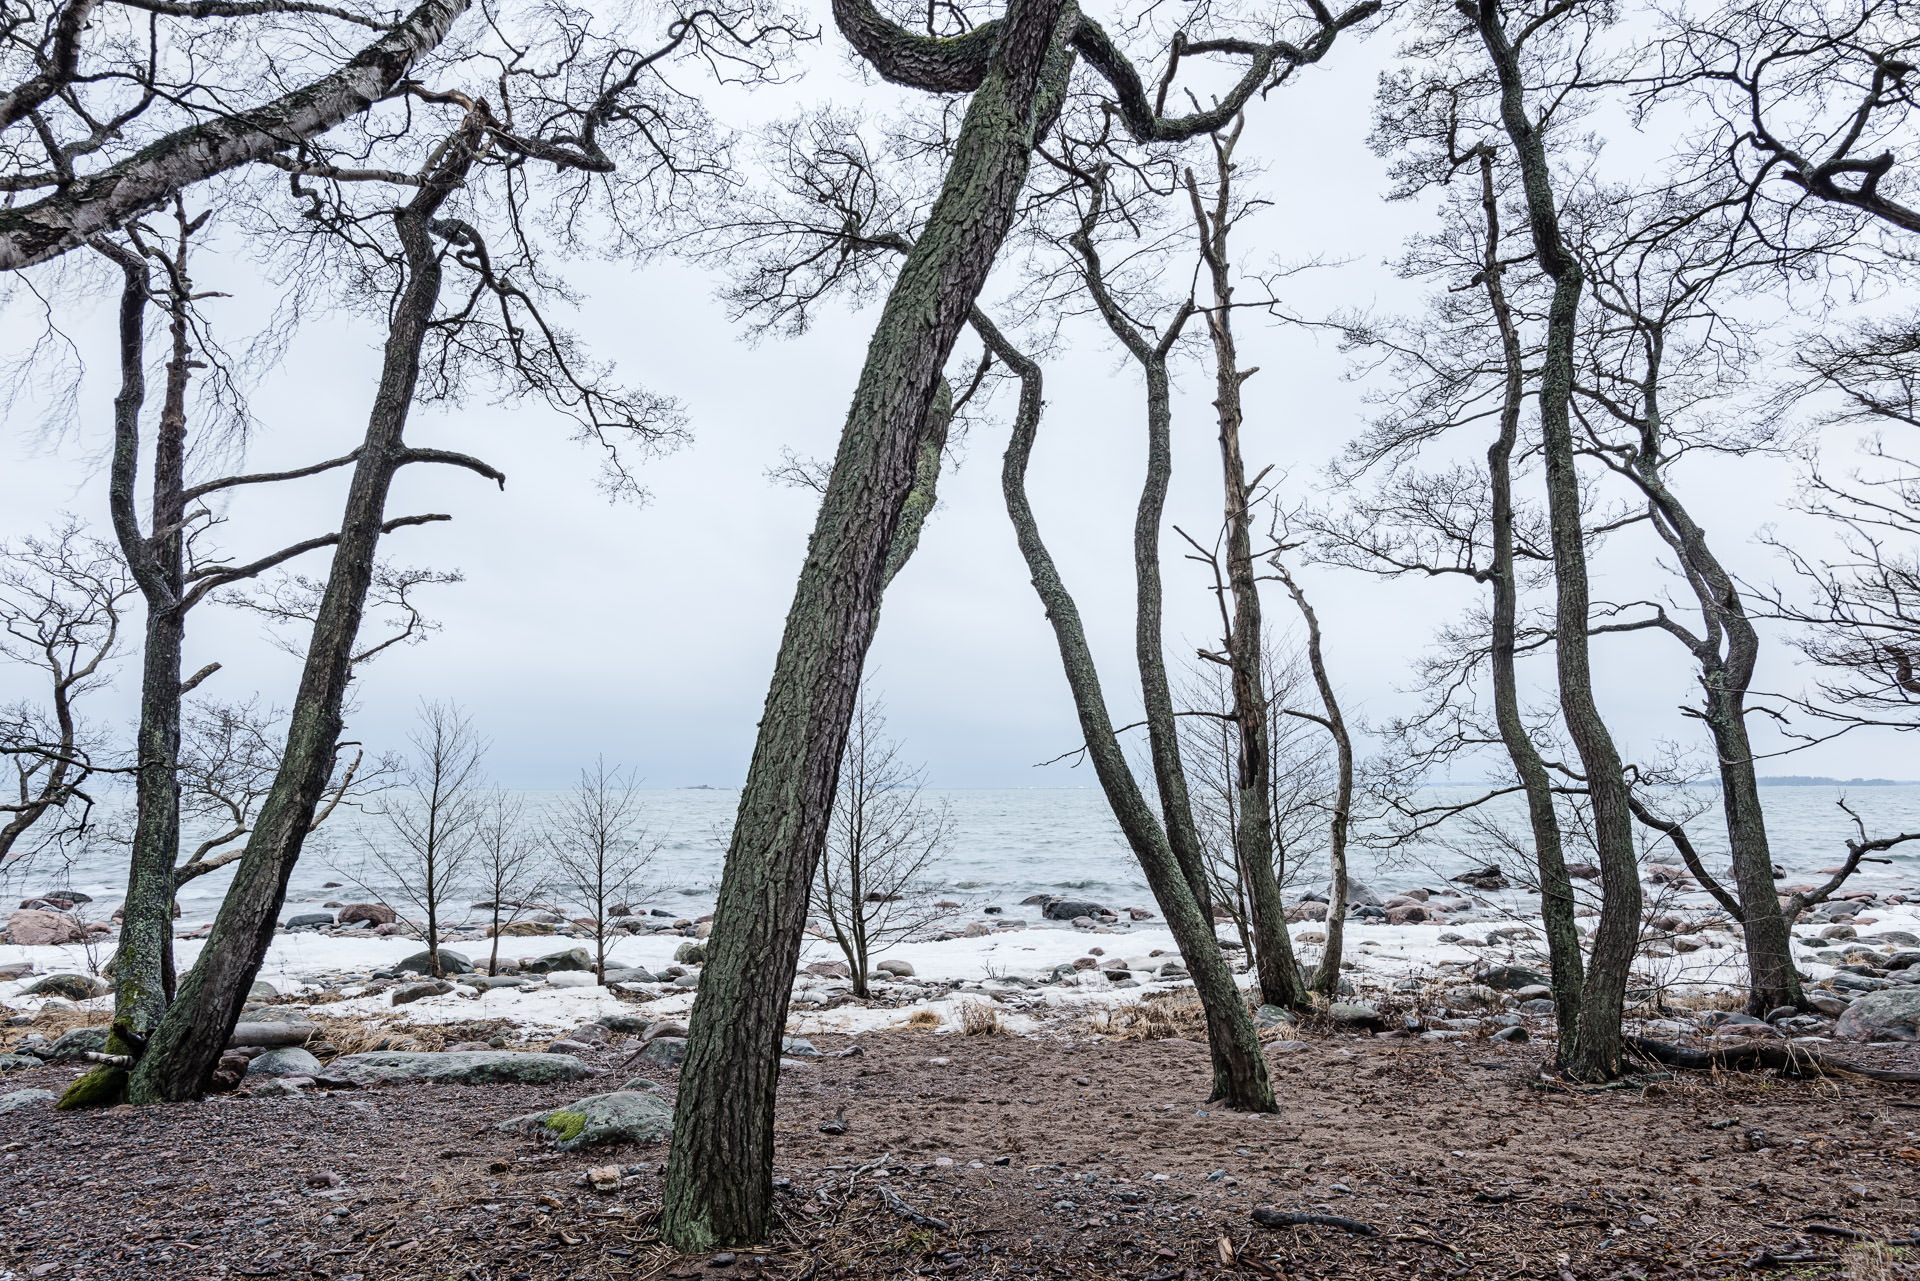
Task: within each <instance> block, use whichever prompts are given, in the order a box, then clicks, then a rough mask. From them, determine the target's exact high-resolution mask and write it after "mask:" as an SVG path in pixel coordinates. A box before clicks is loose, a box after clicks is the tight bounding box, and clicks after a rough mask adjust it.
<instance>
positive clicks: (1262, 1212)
mask: <svg viewBox="0 0 1920 1281" xmlns="http://www.w3.org/2000/svg"><path fill="white" fill-rule="evenodd" d="M1253 1221H1254V1222H1255V1223H1258V1224H1259V1225H1260V1226H1261V1227H1263V1228H1304V1227H1316V1228H1339V1229H1340V1230H1341V1231H1343V1232H1351V1233H1353V1234H1354V1235H1355V1236H1360V1237H1376V1236H1379V1235H1380V1230H1379V1229H1378V1228H1376V1227H1374V1226H1373V1225H1372V1224H1371V1223H1362V1222H1360V1220H1358V1219H1343V1218H1341V1217H1340V1216H1339V1215H1337V1214H1286V1213H1283V1212H1282V1211H1279V1210H1267V1209H1259V1210H1255V1211H1254V1212H1253Z"/></svg>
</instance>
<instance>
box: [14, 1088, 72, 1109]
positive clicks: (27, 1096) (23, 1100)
mask: <svg viewBox="0 0 1920 1281" xmlns="http://www.w3.org/2000/svg"><path fill="white" fill-rule="evenodd" d="M59 1097H60V1096H59V1095H57V1094H55V1093H54V1092H53V1091H52V1090H15V1091H13V1093H11V1094H0V1112H11V1111H13V1110H14V1109H15V1108H28V1107H37V1106H38V1105H40V1104H42V1103H51V1102H53V1101H54V1100H55V1099H57V1098H59Z"/></svg>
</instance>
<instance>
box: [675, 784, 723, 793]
mask: <svg viewBox="0 0 1920 1281" xmlns="http://www.w3.org/2000/svg"><path fill="white" fill-rule="evenodd" d="M680 790H681V791H683V792H724V791H726V790H727V789H726V788H724V787H715V786H714V785H713V784H712V783H693V784H690V785H688V786H686V787H683V788H681V789H680Z"/></svg>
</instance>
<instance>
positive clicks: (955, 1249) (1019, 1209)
mask: <svg viewBox="0 0 1920 1281" xmlns="http://www.w3.org/2000/svg"><path fill="white" fill-rule="evenodd" d="M817 1040H818V1044H819V1048H820V1049H821V1050H822V1051H823V1052H824V1054H825V1056H826V1057H824V1058H821V1059H819V1060H814V1061H811V1062H809V1063H808V1064H807V1065H805V1066H797V1067H793V1068H791V1069H789V1070H788V1071H787V1073H786V1075H785V1077H784V1078H783V1082H782V1088H781V1094H780V1103H779V1112H778V1118H777V1136H776V1167H777V1168H776V1173H777V1175H778V1177H779V1178H780V1179H781V1180H783V1181H784V1182H783V1183H782V1184H781V1188H782V1190H781V1191H780V1193H779V1194H778V1198H777V1203H778V1209H779V1226H778V1228H777V1230H776V1232H775V1234H774V1236H773V1238H772V1240H771V1241H770V1242H768V1243H767V1244H766V1245H765V1246H764V1247H763V1248H761V1249H759V1250H757V1251H756V1250H743V1251H739V1252H737V1253H736V1254H735V1255H734V1256H733V1257H732V1258H731V1259H726V1258H722V1257H720V1256H713V1257H707V1256H702V1257H699V1258H686V1257H682V1256H677V1255H673V1254H671V1253H669V1252H667V1251H665V1250H664V1248H663V1247H661V1246H660V1245H659V1243H658V1241H657V1239H656V1238H655V1236H654V1234H653V1230H652V1224H653V1215H654V1213H655V1210H656V1208H657V1205H658V1192H659V1175H660V1170H661V1163H662V1161H663V1158H664V1155H665V1153H664V1150H663V1149H662V1148H661V1147H658V1146H654V1147H627V1148H623V1149H614V1150H606V1149H602V1150H599V1151H592V1152H580V1153H575V1154H569V1155H558V1154H555V1153H553V1152H551V1151H549V1150H548V1149H546V1148H545V1147H544V1146H543V1145H542V1144H541V1143H540V1142H539V1141H538V1140H536V1139H533V1138H529V1137H525V1136H521V1135H517V1134H503V1133H501V1132H499V1131H497V1130H496V1129H494V1128H493V1127H494V1123H495V1122H497V1121H499V1120H501V1119H504V1118H506V1117H508V1116H512V1115H515V1114H518V1113H522V1112H526V1111H530V1110H534V1109H536V1108H539V1107H543V1106H552V1105H554V1104H556V1103H561V1102H566V1101H570V1100H571V1099H573V1098H577V1097H579V1096H581V1095H583V1094H587V1093H594V1092H598V1091H600V1090H604V1089H608V1088H611V1087H612V1085H613V1084H614V1083H615V1082H617V1081H619V1080H624V1079H625V1078H626V1076H627V1075H629V1074H630V1073H629V1071H628V1070H626V1069H623V1068H622V1067H621V1066H620V1064H621V1062H622V1060H624V1059H625V1058H626V1057H627V1056H628V1055H629V1054H630V1053H631V1052H632V1049H633V1045H632V1042H631V1040H630V1039H629V1038H615V1040H614V1042H613V1043H611V1044H609V1045H608V1046H606V1047H603V1048H600V1049H597V1050H595V1051H594V1052H593V1054H592V1056H591V1059H590V1061H591V1062H593V1063H594V1064H595V1065H596V1066H597V1067H598V1068H600V1069H602V1070H603V1072H604V1073H605V1074H606V1077H607V1078H610V1079H602V1080H597V1081H589V1082H583V1083H581V1084H579V1085H575V1086H571V1087H555V1088H536V1087H526V1086H485V1087H439V1088H435V1087H426V1086H403V1087H389V1088H382V1089H378V1090H367V1091H340V1092H336V1093H332V1094H319V1095H315V1096H310V1097H307V1098H301V1099H262V1098H251V1097H247V1096H246V1095H232V1096H224V1097H215V1098H211V1099H208V1100H206V1101H204V1102H201V1103H196V1104H189V1105H183V1106H179V1107H169V1108H154V1109H144V1110H138V1111H136V1110H134V1109H131V1108H122V1109H115V1110H113V1111H110V1112H107V1113H96V1114H90V1115H73V1114H61V1113H55V1112H52V1111H50V1110H47V1109H45V1108H39V1109H34V1110H31V1111H29V1110H20V1111H15V1112H12V1113H9V1114H5V1115H4V1116H0V1140H4V1141H3V1142H0V1214H3V1215H4V1216H5V1217H4V1220H0V1221H4V1222H5V1225H6V1226H5V1230H4V1231H3V1232H0V1281H26V1279H28V1278H33V1279H35V1281H38V1279H40V1278H46V1279H48V1281H94V1279H105V1278H122V1277H125V1278H142V1279H147V1278H167V1279H169V1281H172V1279H175V1278H178V1279H179V1281H190V1279H193V1278H202V1277H206V1278H216V1277H217V1278H229V1277H241V1276H248V1277H267V1276H275V1277H315V1278H335V1279H345V1278H351V1277H358V1278H360V1279H361V1281H388V1279H391V1281H402V1279H405V1281H426V1279H427V1278H436V1279H437V1278H460V1279H462V1281H562V1279H571V1281H582V1279H585V1278H603V1277H604V1278H615V1277H618V1278H626V1277H651V1276H662V1275H672V1276H687V1277H691V1276H704V1277H716V1278H718V1277H732V1276H739V1277H754V1276H762V1275H766V1276H775V1275H778V1276H793V1277H805V1278H809V1279H812V1278H818V1277H825V1276H846V1277H880V1276H901V1275H916V1274H917V1275H928V1276H933V1275H938V1276H948V1275H951V1276H970V1277H971V1276H979V1277H1009V1278H1011V1277H1033V1276H1046V1277H1056V1276H1059V1277H1066V1276H1073V1277H1129V1278H1137V1279H1140V1281H1175V1279H1176V1278H1179V1279H1181V1281H1185V1279H1187V1278H1198V1277H1216V1276H1242V1277H1299V1278H1306V1277H1363V1278H1385V1277H1407V1276H1434V1277H1447V1278H1458V1277H1476V1278H1479V1277H1487V1278H1519V1277H1529V1278H1532V1277H1538V1278H1545V1279H1547V1281H1587V1279H1588V1278H1596V1279H1597V1278H1629V1277H1632V1278H1645V1279H1652V1278H1718V1277H1734V1276H1742V1277H1745V1276H1752V1275H1755V1273H1754V1271H1753V1270H1752V1269H1753V1267H1754V1266H1756V1265H1759V1266H1762V1267H1767V1268H1769V1269H1777V1270H1774V1271H1772V1272H1771V1273H1770V1274H1771V1275H1785V1276H1793V1277H1804V1278H1849V1279H1850V1281H1884V1279H1886V1278H1913V1277H1920V1250H1913V1249H1909V1250H1888V1249H1886V1248H1884V1247H1880V1246H1874V1245H1871V1244H1862V1243H1860V1242H1859V1241H1857V1240H1855V1239H1853V1238H1850V1237H1849V1236H1848V1235H1847V1234H1848V1233H1853V1234H1857V1235H1858V1236H1860V1237H1880V1238H1902V1237H1906V1236H1909V1235H1915V1234H1920V1088H1916V1087H1912V1086H1887V1085H1875V1084H1868V1083H1862V1082H1853V1081H1836V1080H1816V1081H1781V1080H1775V1079H1772V1078H1767V1077H1759V1076H1742V1075H1731V1076H1721V1077H1717V1078H1715V1077H1707V1076H1702V1075H1687V1076H1684V1077H1674V1076H1669V1075H1666V1074H1663V1073H1654V1074H1650V1075H1647V1076H1643V1077H1640V1078H1638V1079H1635V1080H1633V1081H1631V1082H1628V1083H1626V1084H1624V1085H1622V1086H1619V1087H1615V1088H1606V1089H1570V1088H1568V1087H1566V1086H1565V1085H1563V1084H1558V1083H1555V1082H1553V1081H1550V1080H1547V1079H1545V1078H1543V1076H1542V1074H1541V1071H1540V1069H1541V1063H1542V1049H1541V1047H1540V1046H1539V1045H1538V1043H1535V1044H1533V1045H1526V1046H1506V1045H1502V1044H1499V1043H1495V1042H1489V1041H1484V1040H1469V1041H1462V1042H1448V1043H1429V1042H1420V1041H1417V1040H1412V1041H1410V1040H1401V1039H1391V1038H1383V1037H1372V1038H1369V1037H1361V1036H1340V1037H1329V1038H1315V1037H1310V1038H1309V1039H1307V1040H1306V1041H1304V1042H1298V1041H1296V1042H1290V1043H1287V1044H1286V1045H1276V1046H1274V1047H1270V1062H1271V1064H1272V1067H1273V1070H1274V1075H1275V1083H1276V1087H1277V1090H1278V1093H1279V1096H1280V1099H1281V1104H1282V1112H1281V1114H1280V1115H1279V1116H1277V1117H1271V1116H1250V1115H1243V1114H1237V1113H1233V1112H1229V1111H1225V1110H1223V1109H1220V1108H1217V1107H1213V1106H1210V1105H1209V1104H1208V1102H1207V1100H1206V1087H1207V1070H1206V1069H1207V1064H1206V1053H1205V1049H1204V1047H1203V1046H1202V1045H1200V1044H1198V1043H1197V1042H1195V1041H1190V1040H1184V1039H1162V1040H1154V1041H1137V1040H1119V1039H1113V1038H1092V1037H1090V1036H1089V1035H1087V1032H1086V1028H1085V1026H1084V1025H1082V1026H1081V1028H1080V1029H1079V1031H1078V1032H1077V1033H1076V1034H1075V1035H1073V1036H1071V1037H1069V1036H1065V1035H1059V1034H1056V1035H1051V1036H1046V1037H1017V1036H1009V1035H977V1036H964V1035H957V1034H950V1035H935V1034H931V1033H926V1032H920V1031H911V1030H893V1031H885V1032H878V1033H870V1034H867V1035H863V1036H859V1037H838V1036H822V1037H819V1038H817ZM854 1047H858V1050H859V1052H858V1053H857V1054H856V1055H853V1056H850V1057H834V1056H835V1055H837V1054H838V1053H839V1052H840V1051H842V1050H846V1049H850V1048H854ZM1900 1054H1901V1055H1902V1056H1903V1057H1905V1058H1907V1059H1909V1060H1911V1059H1914V1058H1917V1057H1920V1054H1916V1053H1915V1052H1914V1051H1913V1050H1912V1047H1903V1048H1902V1049H1901V1051H1900ZM1908 1065H1909V1066H1913V1065H1914V1064H1913V1063H1911V1062H1910V1063H1909V1064H1908ZM77 1070H78V1069H77V1068H58V1067H49V1068H43V1069H35V1070H30V1071H25V1072H14V1073H10V1074H9V1075H8V1077H7V1080H6V1086H7V1088H9V1089H19V1088H26V1087H39V1088H48V1089H59V1088H61V1087H62V1086H63V1085H64V1084H65V1082H66V1081H67V1080H69V1079H71V1077H73V1076H74V1075H76V1074H77ZM647 1074H648V1075H650V1076H653V1077H655V1078H656V1079H658V1080H660V1081H661V1082H662V1083H663V1084H665V1085H666V1086H667V1087H668V1089H669V1091H670V1090H671V1087H672V1083H673V1074H672V1072H671V1071H670V1070H666V1069H648V1070H647ZM836 1116H843V1117H844V1119H845V1122H846V1126H847V1132H846V1133H845V1134H844V1135H828V1134H823V1133H822V1132H821V1130H820V1126H821V1125H822V1124H823V1123H825V1122H828V1121H830V1120H831V1119H833V1118H834V1117H836ZM610 1162H617V1163H619V1164H621V1165H622V1166H623V1167H624V1169H625V1171H626V1175H625V1177H624V1178H623V1179H622V1180H621V1183H620V1186H619V1187H618V1189H617V1191H614V1192H612V1193H608V1194H600V1193H595V1192H593V1191H591V1190H590V1189H589V1188H588V1187H587V1186H586V1184H585V1180H584V1174H585V1171H586V1169H587V1168H588V1167H589V1166H600V1165H605V1164H607V1163H610ZM1002 1162H1004V1164H1002ZM883 1185H884V1186H885V1187H887V1188H889V1189H891V1190H892V1191H893V1192H894V1193H895V1194H896V1195H897V1196H898V1197H899V1198H901V1199H902V1200H904V1201H905V1202H906V1203H907V1204H908V1205H909V1206H911V1208H912V1209H913V1210H914V1211H916V1212H918V1213H919V1214H921V1215H924V1216H928V1217H930V1218H933V1219H937V1220H939V1221H940V1224H941V1226H938V1227H929V1226H925V1225H920V1224H915V1223H912V1222H909V1221H907V1220H904V1219H902V1218H899V1217H897V1216H896V1215H895V1214H894V1213H892V1212H890V1211H889V1210H888V1209H887V1208H886V1205H885V1203H884V1201H883V1199H882V1197H881V1195H880V1188H881V1187H882V1186H883ZM1256 1207H1270V1208H1274V1209H1278V1210H1283V1211H1291V1212H1299V1213H1318V1214H1331V1215H1338V1216H1341V1217H1344V1218H1347V1219H1352V1220H1355V1221H1358V1222H1361V1223H1364V1224H1366V1225H1368V1226H1369V1227H1371V1228H1373V1229H1374V1230H1375V1234H1374V1235H1363V1236H1356V1235H1351V1234H1349V1233H1348V1232H1346V1231H1344V1230H1338V1229H1332V1228H1322V1227H1304V1228H1282V1229H1269V1228H1263V1227H1259V1226H1256V1225H1255V1224H1254V1223H1253V1221H1252V1219H1251V1217H1250V1215H1251V1211H1252V1210H1253V1209H1255V1208H1256Z"/></svg>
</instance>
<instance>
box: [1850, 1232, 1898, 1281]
mask: <svg viewBox="0 0 1920 1281" xmlns="http://www.w3.org/2000/svg"><path fill="white" fill-rule="evenodd" d="M1896 1257H1898V1256H1897V1255H1896V1254H1895V1252H1894V1251H1893V1250H1892V1249H1891V1248H1890V1247H1888V1246H1887V1245H1885V1244H1883V1243H1882V1242H1879V1241H1866V1242H1863V1243H1861V1244H1860V1245H1856V1246H1854V1247H1853V1248H1852V1249H1851V1250H1848V1251H1847V1256H1846V1258H1847V1281H1893V1264H1894V1260H1895V1258H1896Z"/></svg>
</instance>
